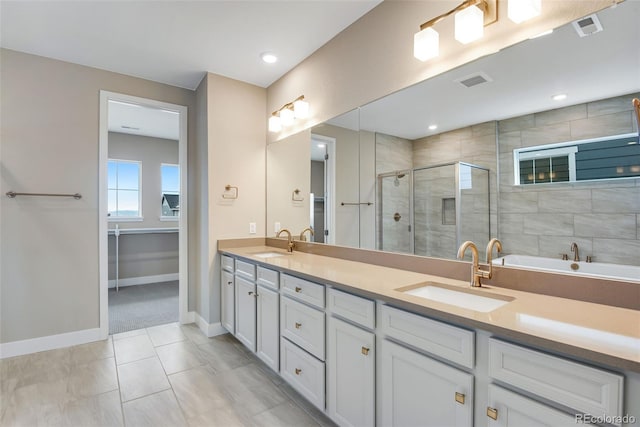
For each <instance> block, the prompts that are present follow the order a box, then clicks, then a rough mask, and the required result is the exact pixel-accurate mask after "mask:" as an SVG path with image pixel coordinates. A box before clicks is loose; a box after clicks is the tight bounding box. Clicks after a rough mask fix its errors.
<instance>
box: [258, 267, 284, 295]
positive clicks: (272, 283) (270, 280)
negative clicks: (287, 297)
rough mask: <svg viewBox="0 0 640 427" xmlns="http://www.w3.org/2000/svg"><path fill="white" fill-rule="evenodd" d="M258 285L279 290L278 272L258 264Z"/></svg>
mask: <svg viewBox="0 0 640 427" xmlns="http://www.w3.org/2000/svg"><path fill="white" fill-rule="evenodd" d="M258 285H263V286H266V287H267V288H271V289H273V290H274V291H277V290H278V288H279V287H280V283H279V282H278V272H277V271H274V270H269V269H268V268H264V267H260V266H258Z"/></svg>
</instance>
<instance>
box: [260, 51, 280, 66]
mask: <svg viewBox="0 0 640 427" xmlns="http://www.w3.org/2000/svg"><path fill="white" fill-rule="evenodd" d="M260 58H262V60H263V61H264V62H266V63H267V64H273V63H274V62H277V61H278V57H277V56H275V55H274V54H273V53H271V52H265V53H263V54H262V55H260Z"/></svg>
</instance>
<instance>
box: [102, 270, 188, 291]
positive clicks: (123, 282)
mask: <svg viewBox="0 0 640 427" xmlns="http://www.w3.org/2000/svg"><path fill="white" fill-rule="evenodd" d="M178 279H179V274H178V273H169V274H156V275H155V276H140V277H128V278H126V279H119V280H118V286H135V285H146V284H148V283H160V282H172V281H174V280H178ZM115 287H116V281H115V279H112V280H109V288H115Z"/></svg>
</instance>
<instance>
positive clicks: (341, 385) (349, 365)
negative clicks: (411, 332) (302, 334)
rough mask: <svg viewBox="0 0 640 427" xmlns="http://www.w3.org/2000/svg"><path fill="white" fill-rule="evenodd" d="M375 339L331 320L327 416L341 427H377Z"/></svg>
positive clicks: (343, 323) (328, 339)
mask: <svg viewBox="0 0 640 427" xmlns="http://www.w3.org/2000/svg"><path fill="white" fill-rule="evenodd" d="M375 338H376V337H375V334H373V333H372V332H369V331H366V330H364V329H361V328H358V327H356V326H353V325H351V324H350V323H347V322H345V321H343V320H340V319H337V318H335V317H329V318H328V319H327V412H328V415H329V417H330V418H331V419H332V420H334V421H335V422H336V423H337V424H338V425H340V426H353V427H356V426H358V427H365V426H374V425H375Z"/></svg>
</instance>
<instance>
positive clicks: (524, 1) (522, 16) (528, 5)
mask: <svg viewBox="0 0 640 427" xmlns="http://www.w3.org/2000/svg"><path fill="white" fill-rule="evenodd" d="M541 9H542V0H509V2H508V3H507V16H508V17H509V19H511V20H512V21H513V22H515V23H516V24H519V23H521V22H524V21H526V20H529V19H531V18H535V17H536V16H538V15H540V10H541Z"/></svg>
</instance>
